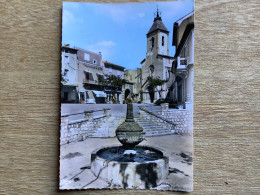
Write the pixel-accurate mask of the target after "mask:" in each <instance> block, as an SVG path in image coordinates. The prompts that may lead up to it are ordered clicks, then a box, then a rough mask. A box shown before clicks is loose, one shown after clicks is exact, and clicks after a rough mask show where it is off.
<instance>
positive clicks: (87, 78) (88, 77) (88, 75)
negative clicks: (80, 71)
mask: <svg viewBox="0 0 260 195" xmlns="http://www.w3.org/2000/svg"><path fill="white" fill-rule="evenodd" d="M85 75H86V80H85V82H86V83H88V82H89V81H94V78H93V75H92V73H90V72H85Z"/></svg>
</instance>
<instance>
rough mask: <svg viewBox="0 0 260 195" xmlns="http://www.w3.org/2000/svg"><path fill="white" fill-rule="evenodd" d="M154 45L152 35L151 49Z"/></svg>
mask: <svg viewBox="0 0 260 195" xmlns="http://www.w3.org/2000/svg"><path fill="white" fill-rule="evenodd" d="M153 47H154V37H152V38H151V49H153Z"/></svg>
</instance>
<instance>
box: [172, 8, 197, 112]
mask: <svg viewBox="0 0 260 195" xmlns="http://www.w3.org/2000/svg"><path fill="white" fill-rule="evenodd" d="M173 46H175V47H176V53H175V56H174V58H175V61H174V62H173V66H172V71H173V73H174V74H175V82H174V83H173V84H172V86H171V93H172V94H170V96H171V97H172V98H173V99H174V100H175V101H176V102H177V104H178V106H179V107H181V108H185V109H190V110H191V109H192V108H193V78H194V76H193V74H194V73H193V65H194V12H192V13H190V14H188V15H186V16H184V17H183V18H181V19H179V20H178V21H176V22H175V23H174V29H173Z"/></svg>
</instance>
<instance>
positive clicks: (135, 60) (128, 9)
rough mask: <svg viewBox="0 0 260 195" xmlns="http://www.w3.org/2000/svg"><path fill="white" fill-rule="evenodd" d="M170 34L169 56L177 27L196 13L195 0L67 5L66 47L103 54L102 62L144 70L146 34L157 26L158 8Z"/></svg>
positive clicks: (171, 54) (173, 51) (63, 17)
mask: <svg viewBox="0 0 260 195" xmlns="http://www.w3.org/2000/svg"><path fill="white" fill-rule="evenodd" d="M157 6H158V9H159V11H160V12H161V18H162V21H163V23H164V25H165V26H166V28H167V29H168V31H170V33H169V55H170V56H174V53H175V47H173V46H172V44H171V43H172V31H173V24H174V22H176V21H177V20H178V19H180V18H182V17H183V16H185V15H187V14H189V13H190V12H192V11H193V10H194V1H193V0H182V1H170V2H151V3H121V4H114V3H113V4H111V3H106V4H104V3H103V4H101V3H78V2H64V3H63V12H62V45H65V44H70V47H78V48H82V49H85V50H88V51H92V52H96V53H98V52H101V54H102V60H103V61H109V62H112V63H114V64H118V65H120V66H123V67H125V68H126V69H132V70H133V69H135V68H141V64H140V62H141V61H142V60H143V59H144V58H145V56H146V44H147V42H146V34H147V33H148V31H149V29H150V27H151V26H152V24H153V19H154V15H155V13H156V9H157Z"/></svg>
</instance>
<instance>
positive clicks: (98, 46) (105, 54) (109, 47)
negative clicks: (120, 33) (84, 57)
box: [86, 41, 116, 60]
mask: <svg viewBox="0 0 260 195" xmlns="http://www.w3.org/2000/svg"><path fill="white" fill-rule="evenodd" d="M115 45H116V43H115V42H113V41H100V42H97V43H94V44H87V45H86V49H87V50H89V51H93V52H96V53H98V52H101V54H102V58H103V59H104V60H106V59H108V58H109V57H111V56H112V55H113V53H114V50H115V48H114V46H115Z"/></svg>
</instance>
